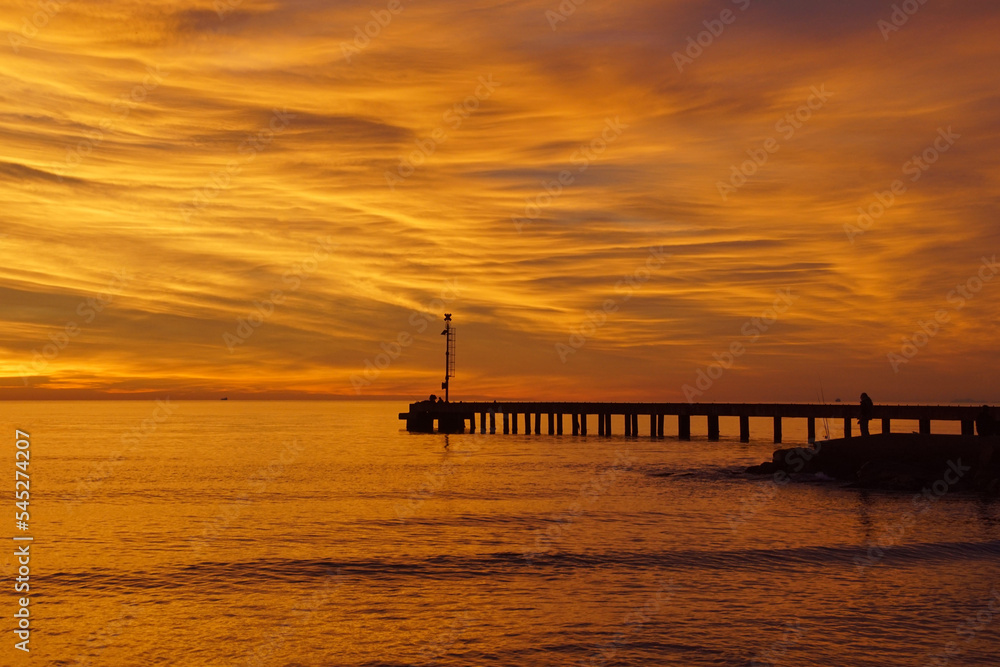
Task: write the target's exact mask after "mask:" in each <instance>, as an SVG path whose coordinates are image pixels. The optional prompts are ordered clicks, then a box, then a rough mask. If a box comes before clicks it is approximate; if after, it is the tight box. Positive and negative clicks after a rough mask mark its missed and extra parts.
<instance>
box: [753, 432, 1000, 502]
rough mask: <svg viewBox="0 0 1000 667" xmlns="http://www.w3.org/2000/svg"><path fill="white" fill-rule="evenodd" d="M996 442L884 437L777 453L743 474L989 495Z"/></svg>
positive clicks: (999, 473) (997, 466) (999, 465)
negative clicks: (817, 477) (801, 476)
mask: <svg viewBox="0 0 1000 667" xmlns="http://www.w3.org/2000/svg"><path fill="white" fill-rule="evenodd" d="M998 444H1000V438H997V437H989V438H983V437H975V436H961V435H921V434H918V433H892V434H889V433H883V434H879V435H872V436H867V437H857V438H846V439H840V440H826V441H819V442H817V443H816V444H815V445H813V446H810V447H791V448H784V449H778V450H776V451H775V452H774V455H773V456H772V460H771V461H768V462H765V463H762V464H760V465H758V466H751V467H749V468H747V472H748V473H751V474H759V475H771V474H775V473H778V472H784V473H786V474H789V475H793V474H795V473H810V474H813V475H816V474H823V475H825V476H828V477H832V478H833V479H838V480H843V481H846V482H850V483H852V484H853V485H856V486H859V487H864V488H870V489H886V490H907V491H909V490H912V491H920V490H921V489H923V488H927V487H930V486H932V485H934V484H935V483H938V484H939V488H940V485H941V484H947V487H948V490H949V491H955V490H976V491H985V492H989V490H990V489H997V488H1000V483H998V482H997V480H998V479H1000V456H997V455H995V453H994V452H995V451H996V448H997V445H998Z"/></svg>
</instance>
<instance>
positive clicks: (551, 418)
mask: <svg viewBox="0 0 1000 667" xmlns="http://www.w3.org/2000/svg"><path fill="white" fill-rule="evenodd" d="M980 409H981V408H980V407H979V406H959V405H876V406H875V408H874V409H873V411H872V420H871V425H872V426H875V425H876V422H877V421H878V420H881V422H882V432H883V433H890V432H891V426H892V421H893V420H898V419H907V420H914V421H917V422H918V423H919V430H920V433H931V432H932V431H931V427H932V424H933V422H935V421H938V422H940V421H951V422H960V423H961V425H962V426H961V428H962V433H963V434H965V435H971V434H972V433H974V421H975V418H976V415H977V414H979V411H980ZM498 414H499V415H501V419H502V425H503V433H504V434H517V433H518V426H519V423H518V422H521V421H522V419H523V424H524V434H525V435H530V434H531V433H534V434H536V435H538V434H541V433H542V415H543V414H545V415H547V426H548V428H547V429H546V430H547V432H548V434H549V435H553V434H555V435H562V434H563V421H564V417H565V416H567V415H568V416H569V417H570V424H571V428H572V434H573V435H576V436H585V435H587V427H588V417H589V416H591V415H594V416H595V417H596V419H597V434H598V435H599V436H603V437H607V436H610V435H612V428H611V423H612V421H611V420H612V417H613V416H618V415H621V416H622V418H623V422H624V434H625V435H626V436H630V437H634V436H638V435H639V417H640V416H642V417H644V419H643V430H645V425H646V424H647V423H648V424H649V433H648V436H649V437H653V438H662V437H664V435H665V429H664V422H665V417H666V416H667V415H669V416H672V417H676V418H677V433H676V435H677V437H678V438H679V439H681V440H690V439H691V417H692V416H696V417H705V418H706V425H707V437H708V439H709V440H718V439H719V438H720V437H721V429H720V424H719V418H720V417H738V418H739V437H740V441H741V442H749V441H750V417H765V418H770V419H772V420H773V435H774V442H776V443H780V442H781V439H782V423H783V420H785V419H805V420H806V424H807V433H808V438H809V440H810V441H815V439H816V420H817V419H842V420H843V423H844V437H845V438H850V437H851V436H852V430H853V429H852V426H853V422H855V421H857V419H858V416H859V414H860V408H859V406H858V405H855V404H845V403H832V404H814V403H599V402H595V403H561V402H520V401H519V402H508V403H497V402H493V403H487V402H469V403H464V402H452V403H430V402H428V401H421V402H418V403H411V404H410V407H409V411H408V412H402V413H400V414H399V418H400V419H403V420H405V421H406V430H408V431H413V432H419V433H433V432H439V433H462V432H465V429H466V425H467V427H468V430H469V432H472V433H475V431H476V422H477V421H478V422H479V432H480V433H486V422H487V416H488V419H489V432H490V433H493V434H495V433H496V432H497V415H498ZM993 414H998V412H996V411H995V410H994V413H993ZM522 415H523V418H522ZM532 415H533V416H534V425H533V426H534V428H532ZM646 417H648V422H647V421H646V419H645V418H646Z"/></svg>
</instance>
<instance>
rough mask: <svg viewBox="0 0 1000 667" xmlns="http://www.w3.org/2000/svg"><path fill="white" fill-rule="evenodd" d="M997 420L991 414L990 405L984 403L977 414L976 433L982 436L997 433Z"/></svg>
mask: <svg viewBox="0 0 1000 667" xmlns="http://www.w3.org/2000/svg"><path fill="white" fill-rule="evenodd" d="M996 429H997V427H996V422H994V421H993V415H991V414H990V406H988V405H984V406H983V409H982V411H980V413H979V414H978V415H976V433H978V434H979V435H980V436H981V437H986V436H991V435H996V432H997V430H996Z"/></svg>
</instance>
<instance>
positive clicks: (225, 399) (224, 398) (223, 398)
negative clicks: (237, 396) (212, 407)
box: [219, 396, 229, 401]
mask: <svg viewBox="0 0 1000 667" xmlns="http://www.w3.org/2000/svg"><path fill="white" fill-rule="evenodd" d="M219 400H220V401H228V400H229V397H228V396H223V397H222V398H220V399H219Z"/></svg>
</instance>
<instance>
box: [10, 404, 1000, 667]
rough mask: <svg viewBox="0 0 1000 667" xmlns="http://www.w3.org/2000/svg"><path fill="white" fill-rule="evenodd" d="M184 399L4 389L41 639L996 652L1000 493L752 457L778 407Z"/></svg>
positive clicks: (61, 643) (435, 649) (360, 661)
mask: <svg viewBox="0 0 1000 667" xmlns="http://www.w3.org/2000/svg"><path fill="white" fill-rule="evenodd" d="M171 410H172V413H171V414H169V415H167V414H166V411H164V410H163V409H162V408H161V409H160V411H159V412H156V405H155V404H154V403H152V402H49V403H4V404H2V405H0V424H3V427H4V429H5V434H4V435H3V436H2V437H3V443H4V452H5V459H4V460H6V461H8V467H11V464H12V462H13V460H14V456H13V451H14V428H15V427H17V428H21V429H22V430H26V431H28V432H29V433H30V434H31V441H32V459H31V465H30V473H31V482H32V486H31V490H32V499H31V500H32V504H31V506H30V508H31V522H32V534H33V535H34V537H35V542H34V543H33V546H32V549H33V551H34V557H33V560H32V591H31V597H32V604H33V607H32V609H33V613H34V616H33V628H34V634H33V636H32V641H31V647H32V653H31V658H30V664H35V665H76V664H90V665H168V664H171V665H173V664H176V665H192V666H198V665H411V664H412V665H432V664H435V665H608V666H611V665H734V666H735V665H770V664H774V665H789V666H801V665H824V666H827V665H872V666H876V665H877V666H878V667H891V666H896V665H936V664H949V665H993V664H1000V641H998V639H1000V632H998V630H1000V593H996V591H997V590H1000V505H998V504H997V503H994V502H987V501H985V500H981V499H978V498H974V497H948V496H946V497H944V498H943V499H941V500H939V501H938V502H936V503H934V504H932V505H930V506H929V508H928V509H927V511H925V512H924V513H922V514H920V515H919V516H918V517H917V518H916V519H915V520H912V521H906V520H905V519H904V516H905V515H906V513H907V512H908V511H909V509H910V508H911V507H913V502H912V500H913V498H912V496H911V495H907V494H902V495H900V494H896V495H891V494H875V493H867V494H866V493H861V492H858V491H854V490H850V489H843V488H840V487H839V486H837V485H836V484H829V483H826V484H824V483H814V484H801V485H786V486H777V485H773V484H769V483H767V482H766V481H764V482H762V481H761V480H759V479H749V478H747V477H745V476H744V475H742V474H741V473H740V472H739V471H740V470H741V469H742V467H743V466H746V465H748V464H751V463H759V462H760V461H762V460H764V459H766V458H769V457H770V454H771V452H772V451H773V449H774V445H772V444H771V443H770V442H767V441H766V438H768V437H769V435H770V432H769V424H768V422H766V421H764V420H762V421H761V422H760V423H759V424H758V423H757V422H756V421H754V422H753V426H752V427H753V428H754V429H756V433H755V435H758V436H760V437H762V438H765V440H762V441H759V442H753V443H750V444H748V445H746V444H740V443H738V442H734V441H731V440H730V441H726V440H723V441H722V442H718V443H709V442H707V441H705V439H704V437H703V436H702V438H701V439H699V438H698V437H697V436H696V438H695V440H693V441H691V442H679V441H677V440H676V439H672V438H667V439H665V440H661V441H650V440H649V439H648V438H643V437H639V438H629V439H626V438H624V437H621V436H616V437H612V438H600V437H597V436H589V437H585V438H573V437H572V436H559V437H553V436H525V435H519V436H489V435H485V436H484V435H458V436H455V435H453V436H443V435H419V434H408V433H406V432H405V431H401V430H400V428H401V425H400V422H398V420H397V419H396V413H398V412H400V411H402V410H405V405H404V404H399V403H377V402H357V403H345V402H302V403H290V402H239V401H227V402H219V401H213V402H175V403H172V404H171ZM154 416H155V417H160V418H163V421H161V422H159V423H157V422H155V421H153V419H154ZM144 421H145V422H146V428H145V429H144V428H143V422H144ZM154 425H155V430H154V429H153V428H152V427H153V426H154ZM672 426H673V425H672V424H671V423H670V419H669V418H668V432H669V431H670V429H671V428H672ZM699 426H700V427H702V428H703V427H704V425H703V424H698V425H696V428H698V427H699ZM615 428H616V429H617V430H618V432H619V433H620V432H621V425H620V424H616V426H615ZM643 428H645V426H643ZM727 428H728V432H729V433H730V434H732V433H734V432H736V431H737V429H736V428H735V426H734V425H729V426H728V427H727V423H726V421H725V420H724V421H723V433H724V434H725V433H726V432H727ZM592 430H596V429H592ZM819 430H820V434H821V435H822V432H823V428H822V425H820V427H819ZM703 432H704V431H702V433H703ZM785 435H786V442H794V441H796V439H798V442H801V441H802V439H804V435H805V434H804V424H801V425H798V424H795V423H794V422H788V423H787V424H786V426H785ZM834 435H837V434H836V433H834ZM445 445H447V447H445ZM5 478H9V479H12V478H13V475H9V476H5ZM5 484H6V485H7V487H9V490H8V489H4V490H3V494H4V497H8V498H9V497H10V495H11V494H10V491H12V490H13V482H12V481H8V482H6V483H5ZM12 532H14V531H13V526H10V527H8V529H7V531H6V534H8V535H9V534H10V533H12ZM880 540H881V543H882V545H883V546H884V547H885V548H884V549H879V548H877V547H874V548H870V545H872V544H875V543H877V542H879V541H880ZM5 551H8V552H9V551H12V550H10V549H8V550H5ZM0 563H2V566H3V570H4V579H5V581H6V582H11V581H12V579H13V576H14V561H13V559H12V558H11V556H10V555H9V553H8V554H5V556H4V557H3V560H2V561H0ZM11 588H12V587H11V586H10V585H9V584H8V583H5V584H4V585H3V590H4V591H7V592H6V593H5V596H4V599H3V601H2V604H3V608H4V609H5V610H7V611H11V613H7V611H5V612H4V617H5V618H7V619H8V621H7V625H6V626H5V627H7V628H8V629H9V628H10V627H12V625H11V621H10V620H9V619H10V617H11V615H12V610H13V608H14V594H13V593H12V592H11ZM991 601H995V604H994V605H993V609H995V610H998V612H997V613H993V612H991V611H990V603H991ZM4 634H5V636H6V637H7V640H6V641H7V644H6V645H5V646H4V647H3V649H2V651H3V655H4V656H5V659H4V663H5V664H15V662H16V663H17V664H28V661H27V660H26V659H25V657H24V656H23V654H18V655H15V651H14V650H13V643H14V639H13V638H12V635H11V633H10V632H5V633H4ZM948 650H950V651H951V653H950V654H948V653H946V651H948ZM935 656H937V657H935Z"/></svg>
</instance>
